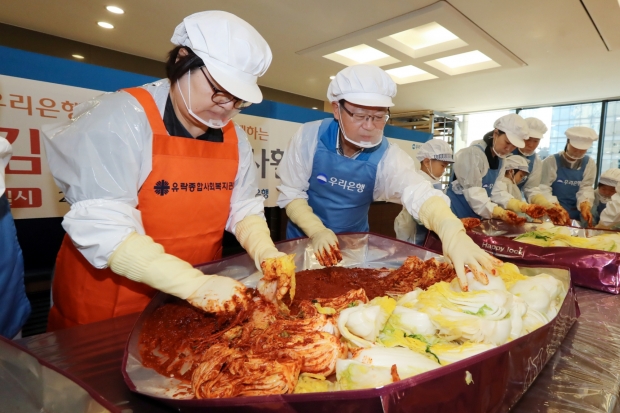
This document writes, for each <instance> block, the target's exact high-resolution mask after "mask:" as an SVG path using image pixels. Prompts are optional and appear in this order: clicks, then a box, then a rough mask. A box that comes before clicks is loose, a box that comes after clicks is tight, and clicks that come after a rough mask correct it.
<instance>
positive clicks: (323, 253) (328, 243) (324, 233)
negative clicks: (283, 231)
mask: <svg viewBox="0 0 620 413" xmlns="http://www.w3.org/2000/svg"><path fill="white" fill-rule="evenodd" d="M286 215H288V218H289V219H290V220H291V221H292V222H293V223H294V224H295V225H297V226H298V227H299V228H301V230H302V231H303V232H304V233H305V234H306V235H307V236H308V237H310V239H311V240H312V248H313V249H314V255H316V258H317V260H319V263H320V264H321V265H323V266H325V267H331V266H332V265H336V264H338V263H339V262H340V261H342V254H341V253H340V246H339V245H338V238H337V237H336V234H334V231H332V230H331V229H329V228H326V227H325V225H323V222H322V221H321V220H320V219H319V217H317V216H316V215H315V214H314V212H312V208H311V207H310V205H308V201H306V200H305V199H301V198H298V199H295V200H294V201H292V202H290V203H289V204H288V205H287V206H286Z"/></svg>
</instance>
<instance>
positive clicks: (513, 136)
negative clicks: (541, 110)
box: [493, 113, 530, 148]
mask: <svg viewBox="0 0 620 413" xmlns="http://www.w3.org/2000/svg"><path fill="white" fill-rule="evenodd" d="M493 127H494V128H496V129H499V130H501V131H502V132H504V133H506V136H507V137H508V140H509V141H510V143H512V144H513V145H514V146H516V147H517V148H523V147H524V146H525V141H526V140H527V139H529V138H530V131H529V128H528V127H527V123H525V120H523V118H522V117H521V116H519V115H517V114H515V113H511V114H509V115H504V116H502V117H501V118H499V119H497V120H496V121H495V123H494V124H493Z"/></svg>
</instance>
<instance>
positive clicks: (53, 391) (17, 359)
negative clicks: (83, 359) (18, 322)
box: [0, 337, 119, 413]
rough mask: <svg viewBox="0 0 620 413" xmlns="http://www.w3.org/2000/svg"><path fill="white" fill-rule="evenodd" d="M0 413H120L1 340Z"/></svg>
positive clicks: (48, 367) (31, 356)
mask: <svg viewBox="0 0 620 413" xmlns="http://www.w3.org/2000/svg"><path fill="white" fill-rule="evenodd" d="M0 412H7V413H8V412H11V413H13V412H24V413H30V412H32V413H35V412H36V413H40V412H45V413H66V412H80V413H110V412H119V410H118V409H117V408H116V407H114V406H112V405H110V404H109V403H108V402H106V401H105V400H104V399H103V398H101V397H100V396H98V395H97V394H96V393H94V392H93V391H92V390H90V389H86V388H84V387H83V385H80V384H78V383H76V382H75V381H74V380H73V379H71V378H69V377H68V376H67V375H66V374H64V373H61V372H59V371H57V370H56V369H55V368H54V367H52V366H50V365H48V364H46V363H44V362H41V361H40V360H39V359H37V358H36V357H35V356H33V355H31V354H29V353H28V352H26V351H25V350H24V349H22V348H20V347H18V346H17V345H16V344H14V343H13V342H11V341H8V340H6V339H4V338H2V337H0Z"/></svg>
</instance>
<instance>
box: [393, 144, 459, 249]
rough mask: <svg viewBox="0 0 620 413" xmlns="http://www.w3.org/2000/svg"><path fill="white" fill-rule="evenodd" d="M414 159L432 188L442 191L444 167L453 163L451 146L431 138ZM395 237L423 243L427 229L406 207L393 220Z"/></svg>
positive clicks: (413, 242)
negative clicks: (418, 162)
mask: <svg viewBox="0 0 620 413" xmlns="http://www.w3.org/2000/svg"><path fill="white" fill-rule="evenodd" d="M416 159H417V160H418V161H420V170H419V171H418V172H419V173H420V175H422V177H423V178H424V179H426V180H427V181H428V182H430V183H431V185H433V188H435V189H437V190H439V191H442V188H441V182H440V179H441V177H442V175H443V174H444V173H445V172H446V168H447V167H448V165H450V164H451V163H454V157H453V152H452V147H451V146H450V144H448V143H447V142H446V141H443V140H441V139H431V140H429V141H427V142H425V143H424V144H422V146H420V149H418V152H417V153H416ZM394 232H395V233H396V238H398V239H400V240H403V241H407V242H410V243H412V244H416V245H422V244H424V240H425V239H426V235H427V234H428V229H426V227H425V226H424V225H422V224H420V223H419V222H417V221H416V220H415V219H413V217H412V216H411V214H410V213H409V212H407V208H403V210H402V211H400V214H398V216H397V217H396V219H395V220H394Z"/></svg>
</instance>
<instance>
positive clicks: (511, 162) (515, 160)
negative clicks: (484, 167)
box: [504, 155, 530, 173]
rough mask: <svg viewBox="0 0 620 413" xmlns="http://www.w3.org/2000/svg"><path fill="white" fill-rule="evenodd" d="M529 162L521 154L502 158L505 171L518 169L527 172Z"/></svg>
mask: <svg viewBox="0 0 620 413" xmlns="http://www.w3.org/2000/svg"><path fill="white" fill-rule="evenodd" d="M528 166H529V163H528V161H527V159H525V157H523V156H521V155H510V156H508V157H506V159H504V167H505V168H506V170H507V171H510V170H512V169H518V170H520V171H523V172H527V173H529V172H530V170H529V167H528Z"/></svg>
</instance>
